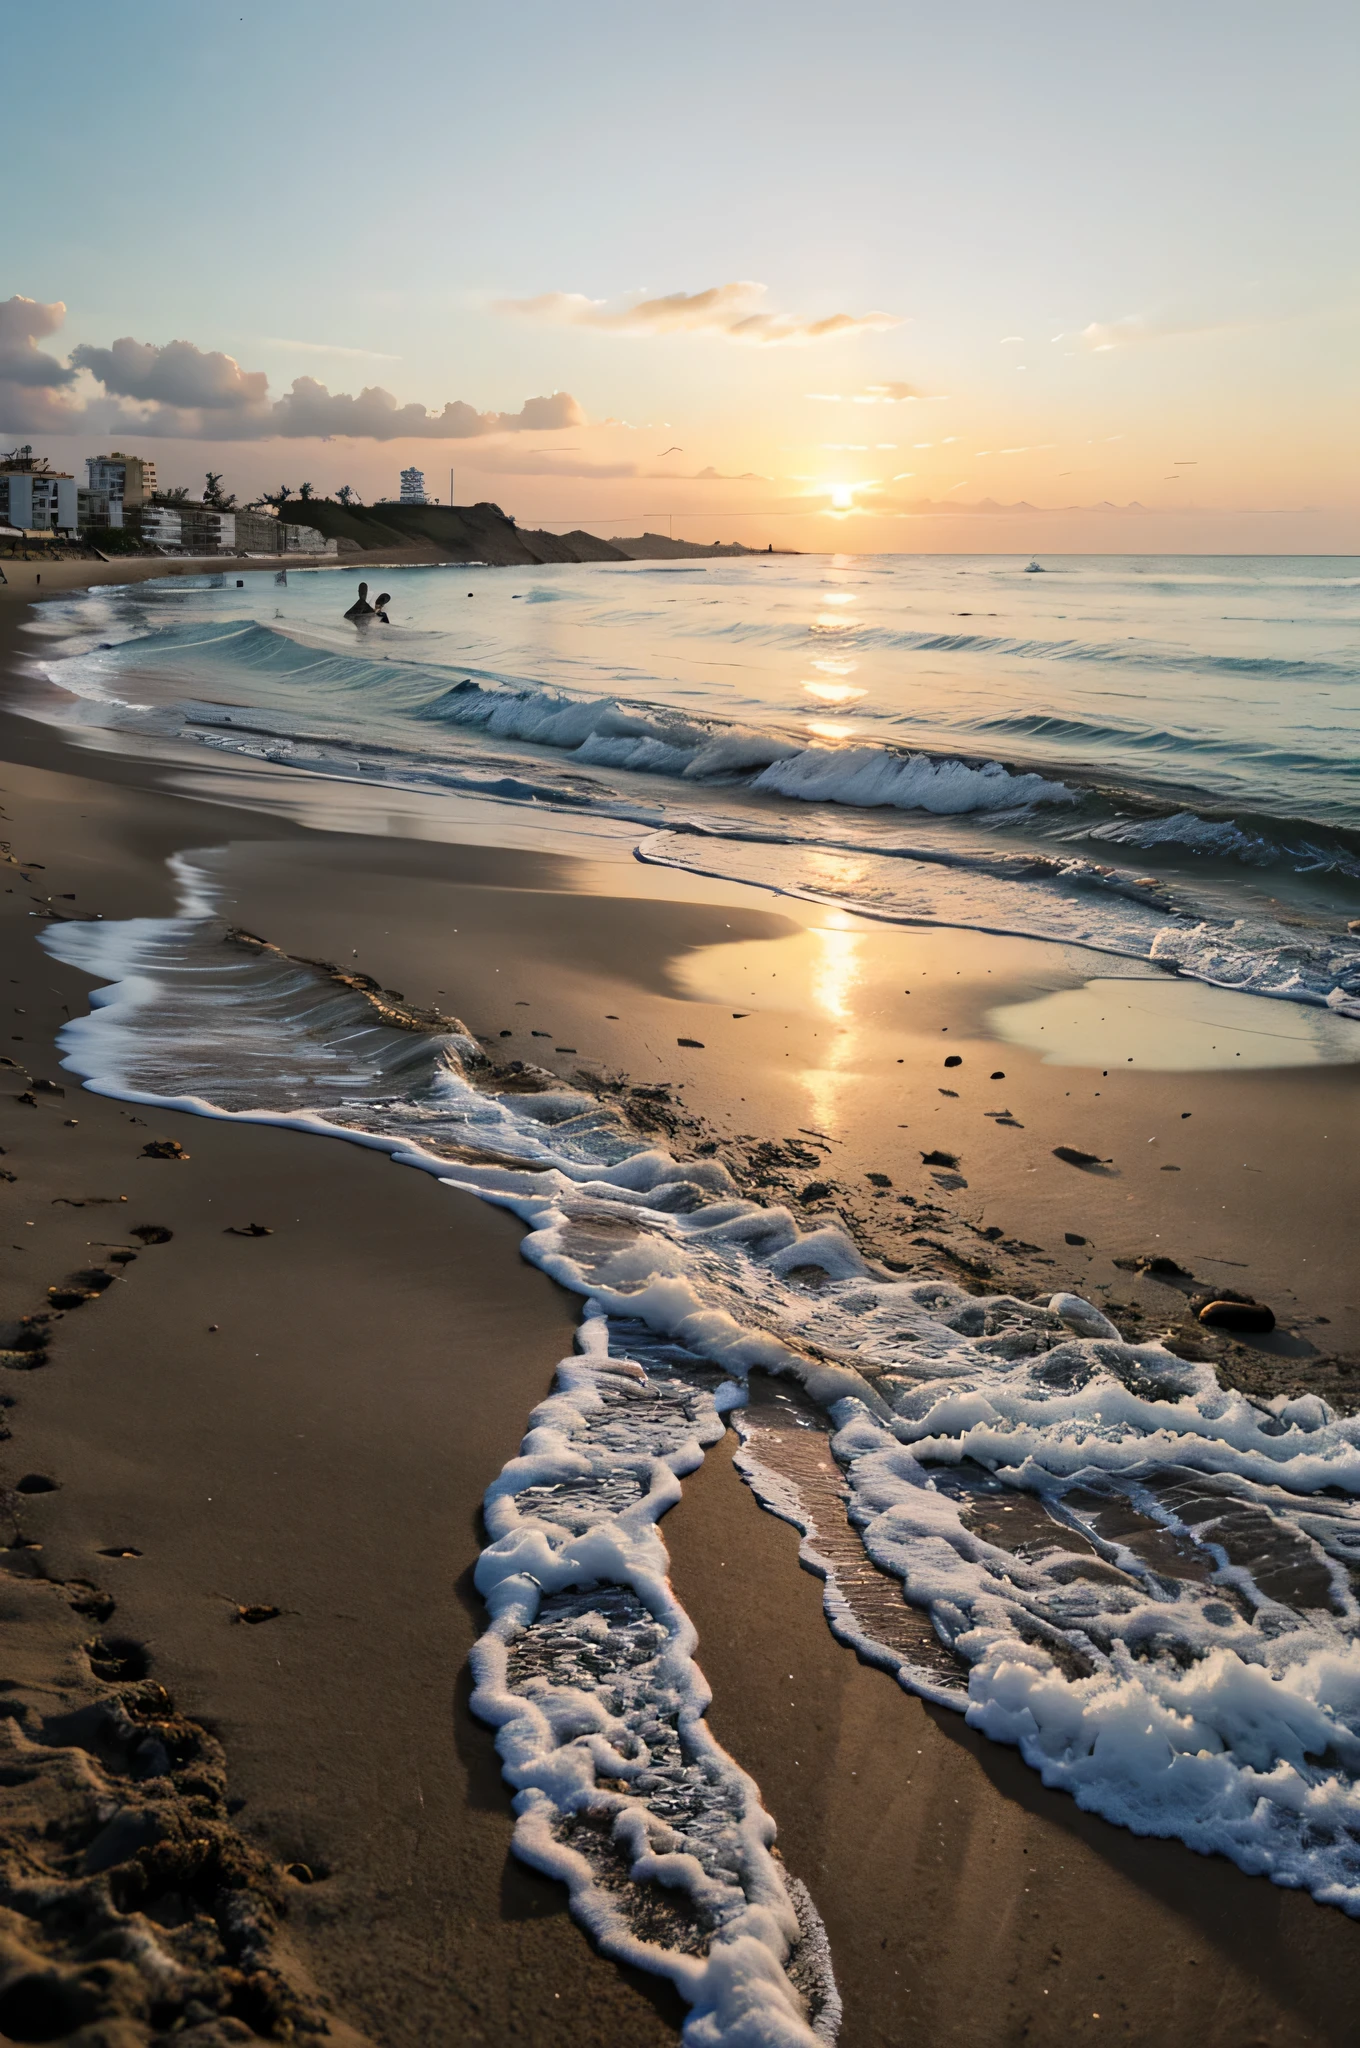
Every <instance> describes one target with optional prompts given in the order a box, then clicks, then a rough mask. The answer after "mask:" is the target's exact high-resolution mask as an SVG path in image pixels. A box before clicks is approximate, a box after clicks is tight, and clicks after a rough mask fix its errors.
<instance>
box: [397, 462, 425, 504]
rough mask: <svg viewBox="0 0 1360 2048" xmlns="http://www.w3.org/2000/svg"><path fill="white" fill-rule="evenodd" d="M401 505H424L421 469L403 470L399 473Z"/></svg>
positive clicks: (423, 475) (423, 480)
mask: <svg viewBox="0 0 1360 2048" xmlns="http://www.w3.org/2000/svg"><path fill="white" fill-rule="evenodd" d="M401 503H402V504H403V505H423V504H424V503H425V472H424V470H423V469H404V470H403V471H402V473H401Z"/></svg>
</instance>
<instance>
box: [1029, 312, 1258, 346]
mask: <svg viewBox="0 0 1360 2048" xmlns="http://www.w3.org/2000/svg"><path fill="white" fill-rule="evenodd" d="M1252 324H1254V323H1252V322H1250V321H1245V320H1207V321H1204V320H1201V321H1195V320H1181V321H1175V320H1153V319H1149V318H1147V317H1146V316H1145V315H1143V314H1141V313H1132V314H1129V315H1127V316H1126V317H1125V318H1124V319H1122V320H1092V321H1091V322H1090V323H1089V325H1087V326H1085V327H1083V328H1082V330H1081V332H1080V333H1079V334H1078V335H1076V336H1075V339H1076V340H1077V341H1079V342H1080V343H1081V345H1082V347H1083V348H1088V349H1092V350H1094V351H1095V353H1096V354H1103V353H1104V352H1105V351H1106V350H1108V349H1112V348H1136V347H1139V346H1141V345H1142V344H1144V343H1147V342H1152V341H1189V340H1192V339H1194V338H1195V337H1197V336H1199V335H1202V334H1232V333H1235V332H1238V331H1240V330H1241V329H1242V328H1244V327H1247V326H1250V325H1252ZM1058 339H1059V340H1061V339H1062V337H1061V336H1059V337H1058Z"/></svg>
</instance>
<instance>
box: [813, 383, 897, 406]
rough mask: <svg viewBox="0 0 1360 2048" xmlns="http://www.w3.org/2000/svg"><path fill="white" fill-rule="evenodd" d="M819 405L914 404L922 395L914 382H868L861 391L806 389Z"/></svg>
mask: <svg viewBox="0 0 1360 2048" xmlns="http://www.w3.org/2000/svg"><path fill="white" fill-rule="evenodd" d="M803 396H804V398H810V399H812V400H814V401H815V402H816V403H817V404H819V405H914V404H915V402H916V400H917V399H918V398H919V397H920V396H921V394H920V392H919V391H918V390H917V389H916V386H915V385H914V384H902V383H896V384H866V385H865V386H864V387H863V389H862V390H859V391H849V392H846V391H805V392H804V393H803Z"/></svg>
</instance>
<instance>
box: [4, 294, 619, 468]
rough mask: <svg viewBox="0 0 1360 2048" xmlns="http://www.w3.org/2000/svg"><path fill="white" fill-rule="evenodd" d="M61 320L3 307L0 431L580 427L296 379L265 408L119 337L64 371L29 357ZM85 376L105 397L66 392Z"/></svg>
mask: <svg viewBox="0 0 1360 2048" xmlns="http://www.w3.org/2000/svg"><path fill="white" fill-rule="evenodd" d="M65 315H66V308H65V306H63V305H61V304H60V303H59V302H58V303H55V304H52V305H47V306H44V305H39V304H38V303H37V302H36V301H34V300H32V299H23V298H12V299H9V300H6V301H4V302H3V303H0V432H13V431H15V430H16V429H17V430H20V431H22V430H24V429H36V430H39V431H42V430H46V431H47V432H49V433H70V432H74V431H76V430H78V429H80V428H82V427H83V428H87V429H89V430H90V431H92V432H99V433H101V434H102V433H129V434H132V433H135V434H141V435H144V436H148V437H157V438H162V437H170V438H173V439H181V440H199V441H269V440H277V439H284V440H329V439H331V438H333V437H345V438H348V439H353V440H372V441H398V440H418V441H467V440H474V439H479V438H482V437H484V436H486V435H490V434H517V433H556V432H560V431H561V430H562V429H564V428H571V427H581V426H584V425H585V424H586V416H585V413H584V412H583V411H582V410H581V407H580V406H579V405H578V404H577V402H576V400H575V399H574V398H573V397H572V396H571V394H570V393H569V392H566V391H554V392H552V393H551V394H549V395H547V396H545V397H541V398H528V399H526V400H525V401H524V404H523V405H522V406H521V407H520V409H519V411H518V412H478V411H477V410H476V408H475V407H474V406H471V405H469V404H468V403H467V402H466V401H465V400H464V399H451V400H450V401H448V402H447V403H446V404H445V405H444V406H443V407H442V409H441V410H440V411H438V412H428V411H427V410H426V409H425V407H424V406H423V405H418V404H409V405H399V404H398V403H397V400H396V399H395V398H394V397H393V395H392V393H391V392H390V391H386V390H384V389H383V388H382V386H381V385H377V384H372V385H367V386H365V388H364V389H363V390H362V391H360V392H359V393H358V395H357V396H354V395H351V394H350V393H349V392H345V391H331V390H329V389H328V388H327V386H326V385H325V384H322V383H319V382H318V380H317V379H316V378H315V377H296V378H294V380H293V383H292V385H291V387H290V388H289V390H287V391H286V392H284V393H283V395H282V396H281V397H279V398H273V397H271V395H270V391H269V379H268V377H267V376H266V374H265V372H264V371H263V370H243V369H242V368H241V366H240V364H239V363H238V362H237V361H236V360H235V358H234V357H233V356H229V355H224V354H223V353H222V351H221V350H220V349H201V348H199V347H198V346H197V345H196V344H195V343H194V342H192V341H170V342H166V343H165V344H163V345H158V344H156V343H154V342H145V341H137V340H135V339H134V338H133V337H132V336H131V335H123V336H122V337H121V338H120V339H118V340H117V341H115V342H113V343H112V345H111V346H110V347H108V348H98V347H95V346H93V345H92V344H90V343H88V342H82V343H80V344H79V345H78V346H77V347H76V348H74V349H72V351H71V357H70V362H69V364H65V363H62V362H59V361H58V359H57V358H56V357H55V356H53V355H48V354H46V353H44V352H43V351H42V350H41V349H39V348H38V346H37V343H38V342H39V341H40V340H45V339H46V338H47V337H48V336H49V335H52V334H55V333H56V332H57V330H58V329H59V328H60V326H61V324H62V321H63V319H64V318H65ZM364 353H366V351H365V352H364ZM82 372H83V373H84V374H85V376H86V377H87V378H88V379H89V380H90V382H92V383H93V384H97V385H99V386H102V391H103V396H102V397H101V396H90V397H84V398H79V397H77V396H76V395H75V393H73V392H71V389H70V387H72V386H73V385H76V384H77V383H78V381H79V376H80V373H82ZM110 401H112V402H110Z"/></svg>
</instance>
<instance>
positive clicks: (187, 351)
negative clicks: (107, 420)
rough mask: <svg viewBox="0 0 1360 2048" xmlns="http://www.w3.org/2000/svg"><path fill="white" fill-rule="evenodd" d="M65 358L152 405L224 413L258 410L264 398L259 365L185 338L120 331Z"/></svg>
mask: <svg viewBox="0 0 1360 2048" xmlns="http://www.w3.org/2000/svg"><path fill="white" fill-rule="evenodd" d="M71 362H72V364H73V365H74V366H75V368H76V369H78V370H88V371H89V372H90V375H91V376H92V377H94V378H95V380H96V382H98V383H100V384H102V385H103V387H104V389H105V390H106V391H109V392H112V393H113V395H114V396H115V397H116V398H136V399H141V400H142V401H143V402H144V403H147V404H152V405H170V406H177V407H184V408H193V407H204V408H206V409H208V410H210V411H215V412H216V411H220V412H226V413H247V412H258V411H259V410H260V408H261V407H263V406H264V405H265V404H266V403H267V400H268V392H269V379H268V378H267V377H266V375H265V373H264V371H263V370H243V369H242V368H241V366H240V364H239V363H238V362H236V361H235V359H234V358H233V357H232V356H224V355H223V354H222V352H221V350H220V349H212V350H209V351H206V352H205V351H204V350H203V349H200V348H195V346H194V344H193V342H191V341H168V342H167V343H166V344H165V346H164V348H157V347H156V345H155V343H154V342H150V341H134V340H133V338H132V336H131V335H130V334H125V335H124V336H123V338H122V340H121V341H115V342H114V344H113V346H112V348H91V347H90V345H89V344H88V343H87V342H81V343H80V344H79V345H78V346H77V347H76V348H73V349H72V350H71Z"/></svg>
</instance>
